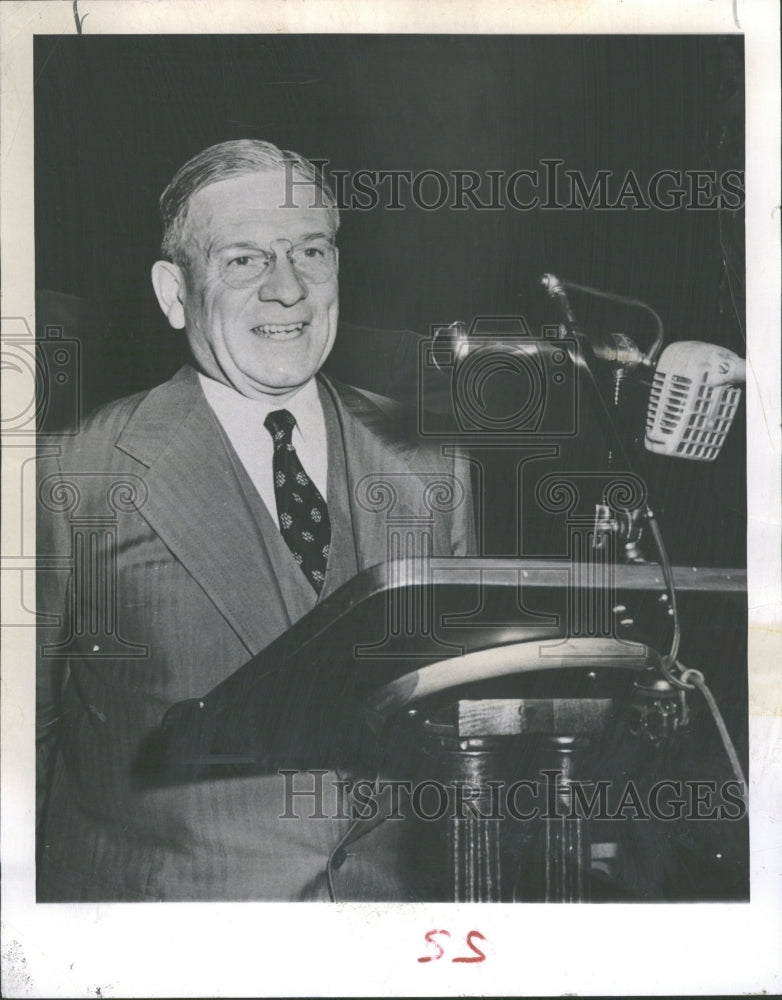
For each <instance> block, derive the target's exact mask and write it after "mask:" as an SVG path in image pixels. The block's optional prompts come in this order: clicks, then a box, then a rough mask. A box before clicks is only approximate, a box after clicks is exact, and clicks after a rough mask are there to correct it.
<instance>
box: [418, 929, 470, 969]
mask: <svg viewBox="0 0 782 1000" xmlns="http://www.w3.org/2000/svg"><path fill="white" fill-rule="evenodd" d="M438 934H442V935H443V936H444V937H446V938H450V936H451V932H450V931H438V930H433V931H427V932H426V934H424V940H425V941H426V943H427V944H430V945H433V946H434V948H435V949H436V954H434V955H422V956H421V957H420V958H419V959H418V961H419V962H437V961H439V960H440V959H441V958H442V957H443V955H444V954H445V948H443V946H442V945H441V944H440V942H439V941H436V940H435V937H436V936H437V935H438ZM474 938H479V939H480V940H481V941H485V940H486V938H485V937H484V936H483V934H481V932H480V931H470V932H469V934H468V935H467V938H466V944H467V947H468V948H469V949H470V951H471V952H472V954H471V955H457V956H456V957H455V958H452V959H451V961H452V962H483V961H485V960H486V954H485V953H484V952H483V951H481V949H480V948H479V947H478V946H477V945H476V944H475V943H474Z"/></svg>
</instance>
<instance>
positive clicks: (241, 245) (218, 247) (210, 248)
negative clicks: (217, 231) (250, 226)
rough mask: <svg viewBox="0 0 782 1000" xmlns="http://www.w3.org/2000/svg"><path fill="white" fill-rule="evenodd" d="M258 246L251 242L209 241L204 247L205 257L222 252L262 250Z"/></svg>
mask: <svg viewBox="0 0 782 1000" xmlns="http://www.w3.org/2000/svg"><path fill="white" fill-rule="evenodd" d="M262 249H263V248H262V247H261V246H259V244H257V243H254V242H252V241H251V240H226V242H224V243H223V242H221V241H220V240H210V242H209V243H208V244H207V246H206V256H207V257H211V256H212V254H214V253H221V252H222V251H224V250H262Z"/></svg>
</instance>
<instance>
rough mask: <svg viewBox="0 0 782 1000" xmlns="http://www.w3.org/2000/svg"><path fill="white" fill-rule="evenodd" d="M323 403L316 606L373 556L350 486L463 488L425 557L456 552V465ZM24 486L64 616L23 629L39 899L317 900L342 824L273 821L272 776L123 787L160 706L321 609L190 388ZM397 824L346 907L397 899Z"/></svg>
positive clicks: (336, 388) (157, 395) (57, 608)
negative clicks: (30, 674)
mask: <svg viewBox="0 0 782 1000" xmlns="http://www.w3.org/2000/svg"><path fill="white" fill-rule="evenodd" d="M319 390H320V393H321V399H322V401H323V404H324V413H325V417H326V424H327V430H328V433H329V482H328V502H329V511H330V513H331V518H332V530H333V534H332V554H331V556H330V561H329V568H328V573H327V576H326V583H325V586H324V589H323V593H322V595H321V598H320V599H323V598H325V597H327V596H328V595H329V594H330V593H332V592H333V591H334V590H335V589H336V588H337V587H339V586H340V585H341V584H343V583H345V582H346V581H347V580H348V579H350V577H351V576H353V575H354V574H355V573H356V572H357V571H359V570H361V569H364V568H366V567H368V566H371V565H374V564H376V563H378V562H381V561H383V559H384V558H385V557H386V523H385V517H384V515H383V514H382V513H373V512H371V511H368V510H366V509H365V508H364V507H362V506H361V505H360V504H358V503H356V502H355V486H356V484H357V483H358V481H359V480H360V479H361V478H362V477H363V476H365V475H366V474H367V473H376V474H379V475H385V474H387V475H389V476H392V477H395V479H394V481H395V482H396V483H397V485H398V488H399V492H400V502H402V503H403V504H406V503H408V501H409V503H410V504H413V505H414V504H416V503H418V502H419V501H418V500H417V499H416V494H420V492H421V489H420V487H421V481H420V479H418V478H417V475H416V474H417V473H422V472H428V473H438V472H440V473H442V472H449V473H452V474H453V473H455V474H456V475H457V476H459V478H460V479H461V480H462V482H463V483H464V486H465V490H466V497H467V499H466V500H465V502H464V503H463V504H462V505H461V506H459V507H458V508H457V510H455V511H454V512H452V513H450V514H447V515H442V516H440V517H438V518H437V520H436V522H435V524H434V551H435V554H436V555H464V554H467V553H469V552H470V551H471V549H472V546H473V533H472V532H473V528H472V516H471V506H470V504H469V485H468V483H467V482H466V481H465V479H466V477H465V473H464V468H463V466H461V464H460V463H457V464H456V465H455V464H454V461H453V459H446V458H443V457H442V456H440V455H439V454H438V453H437V451H436V450H435V449H434V448H429V447H421V446H419V445H416V444H414V443H411V442H410V441H406V440H404V439H403V438H402V437H401V436H400V435H399V434H398V433H396V432H395V430H394V428H393V427H392V426H391V424H390V422H389V421H388V419H387V418H386V417H385V415H384V414H383V413H382V411H381V410H380V409H378V407H376V406H375V405H374V404H373V403H372V402H371V401H370V400H368V399H367V398H366V397H365V396H364V395H363V394H361V393H359V392H357V391H356V390H353V389H351V388H349V387H345V386H340V385H338V384H337V383H334V382H331V381H329V380H327V379H325V378H324V377H322V376H320V377H319ZM259 433H265V431H263V428H260V429H259ZM39 467H40V474H41V475H40V478H41V485H40V489H39V497H40V503H39V511H40V515H39V529H38V531H39V546H38V549H39V559H41V560H42V562H41V566H42V567H43V566H44V561H43V560H44V559H45V557H47V556H54V557H58V558H59V559H60V563H59V568H58V564H52V565H53V568H50V569H44V568H42V570H41V572H39V593H38V609H39V612H40V613H43V614H50V615H55V616H59V618H60V619H61V623H60V625H59V627H54V626H50V627H42V628H40V629H39V667H38V736H39V739H38V778H39V825H40V833H39V862H38V876H39V886H38V898H39V900H41V901H45V900H98V899H102V900H134V899H137V900H152V899H229V900H230V899H323V898H326V894H325V884H324V866H325V862H326V859H327V857H328V854H329V852H330V851H331V850H332V848H333V847H334V846H335V844H336V843H337V841H338V840H339V838H340V837H341V836H342V835H343V834H344V833H345V831H346V828H347V826H346V823H345V822H342V821H337V820H327V821H324V820H312V821H305V820H302V821H290V820H289V821H281V820H280V819H279V818H278V817H279V815H280V813H282V812H283V808H284V803H283V794H282V788H281V779H278V778H277V777H269V778H241V779H230V780H224V781H221V782H219V781H214V782H206V783H204V784H201V785H193V786H182V787H175V788H154V789H151V788H145V787H141V786H140V785H138V784H137V783H136V782H135V779H134V764H135V761H136V759H137V755H138V752H139V749H140V746H141V743H142V741H143V740H144V738H145V736H146V735H147V734H149V733H150V732H151V731H153V730H154V729H155V727H156V726H157V725H158V724H159V723H160V721H161V719H162V717H163V715H164V713H165V712H166V710H167V709H168V708H169V707H170V706H171V705H172V704H173V703H174V702H176V701H179V700H182V699H185V698H192V697H197V696H198V695H200V694H205V693H206V692H207V691H209V690H210V689H211V688H212V687H214V686H215V685H216V684H217V683H219V682H220V681H221V680H223V679H224V678H225V677H226V676H228V675H229V674H230V673H231V672H232V671H233V670H235V669H236V668H238V667H239V666H241V665H242V663H244V662H246V661H247V660H248V659H249V658H250V656H252V655H253V654H255V653H256V652H258V651H259V650H261V649H263V648H264V647H265V646H266V645H268V644H269V643H270V642H271V641H272V640H273V639H275V638H276V637H277V636H278V635H280V634H281V633H282V632H284V631H285V630H286V629H287V628H288V627H289V626H290V625H291V624H292V623H293V622H294V621H296V620H297V619H298V618H300V617H301V616H302V615H304V614H306V613H307V611H309V610H310V609H311V608H312V607H313V606H314V604H315V603H316V595H315V592H314V591H313V590H312V588H311V587H310V586H309V584H308V583H307V581H306V579H305V578H304V576H303V574H302V573H301V571H300V570H299V568H298V567H297V566H296V564H295V563H294V562H293V558H292V556H291V554H290V552H289V551H288V549H287V547H286V546H285V544H284V542H283V541H282V539H281V537H280V534H279V531H278V530H277V526H276V524H275V522H274V520H273V519H272V517H271V515H270V514H269V513H268V511H267V510H266V508H265V506H264V505H263V503H262V502H261V500H260V498H259V497H258V495H257V493H256V492H255V490H254V489H253V487H252V485H251V484H250V482H249V478H248V477H247V475H246V473H245V472H244V470H243V468H242V467H241V464H240V463H239V462H238V459H236V456H235V455H234V454H233V451H232V449H231V447H230V444H229V443H228V442H227V441H226V440H225V438H224V437H223V435H222V432H221V429H220V426H219V424H218V422H217V421H216V419H215V418H214V416H213V414H212V411H211V410H210V408H209V406H208V405H207V403H206V400H205V398H204V396H203V392H202V390H201V388H200V385H199V383H198V379H197V377H196V374H195V372H194V371H193V369H192V368H190V367H187V366H186V367H185V368H183V369H182V370H181V371H180V372H179V373H177V375H176V376H174V378H173V379H172V380H171V381H169V382H168V383H166V384H165V385H162V386H159V387H158V388H157V389H154V390H152V391H151V392H149V393H145V394H140V395H137V396H134V397H130V398H128V399H125V400H120V401H118V402H117V403H114V404H111V405H110V406H108V407H105V408H104V409H102V410H100V411H99V412H98V413H97V414H96V415H95V416H93V417H92V418H91V419H90V420H89V421H88V422H86V424H85V426H84V427H83V428H82V429H81V431H80V433H79V434H78V435H77V436H75V437H73V438H67V437H66V438H59V439H57V440H56V441H54V442H52V443H51V444H49V443H43V444H42V446H41V448H40V449H39ZM63 484H70V485H65V486H63ZM400 484H401V485H400ZM407 484H409V485H407ZM406 492H409V494H410V496H409V498H408V497H407V496H406ZM55 562H56V561H55ZM72 562H73V563H74V565H75V566H76V569H74V570H71V569H70V566H71V563H72ZM114 567H115V568H114ZM115 609H116V615H115V613H114V612H115ZM98 610H99V611H100V614H98V613H97V611H98ZM392 826H393V824H385V827H381V828H380V830H378V831H377V832H376V833H373V834H371V835H370V836H368V837H367V838H365V841H363V842H361V843H360V844H359V845H358V846H357V848H356V850H355V852H354V853H353V854H352V855H351V858H350V861H349V863H348V864H346V865H345V866H344V869H343V870H342V871H340V873H339V878H340V885H339V889H340V897H341V898H364V899H373V898H374V899H393V898H400V896H404V893H405V890H404V888H403V886H402V882H401V881H400V879H401V875H400V869H401V868H402V867H403V860H404V859H401V858H400V857H399V856H398V852H397V851H396V850H395V843H394V835H395V831H394V830H393V829H388V830H387V829H386V827H392Z"/></svg>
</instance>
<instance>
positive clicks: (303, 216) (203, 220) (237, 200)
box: [187, 170, 334, 232]
mask: <svg viewBox="0 0 782 1000" xmlns="http://www.w3.org/2000/svg"><path fill="white" fill-rule="evenodd" d="M322 204H323V202H322V200H321V196H320V193H319V192H318V190H317V188H316V186H315V183H314V182H308V181H305V180H304V179H303V178H300V177H297V176H296V175H295V174H294V175H293V176H291V174H290V172H283V171H282V170H279V171H273V172H269V171H265V172H263V173H260V172H259V173H253V174H242V175H240V176H238V177H228V178H225V179H224V180H219V181H214V182H213V183H211V184H207V185H206V186H205V187H203V188H201V189H200V191H197V192H196V193H195V194H194V195H193V197H192V199H191V201H190V205H189V206H188V213H187V214H188V219H189V220H190V222H191V223H194V224H195V227H197V228H198V229H199V230H202V231H203V230H204V229H208V230H214V229H225V228H227V227H233V226H250V225H252V224H260V225H267V226H270V227H272V228H275V229H283V230H284V229H286V228H287V227H291V228H295V229H296V230H297V231H302V227H304V231H307V232H320V231H323V232H331V231H333V229H334V226H333V224H332V223H331V221H330V219H331V213H330V212H329V210H328V209H326V208H324V207H318V206H319V205H321V206H322Z"/></svg>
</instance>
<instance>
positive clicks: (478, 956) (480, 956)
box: [451, 931, 486, 962]
mask: <svg viewBox="0 0 782 1000" xmlns="http://www.w3.org/2000/svg"><path fill="white" fill-rule="evenodd" d="M473 938H480V939H481V941H485V940H486V938H485V937H484V936H483V934H481V932H480V931H470V933H469V934H468V935H467V947H468V948H469V949H470V950H471V951H472V952H473V954H472V955H459V956H457V957H456V958H452V959H451V961H452V962H483V961H485V960H486V955H485V954H484V952H482V951H481V949H480V948H479V947H478V946H477V945H474V944H473V942H472V939H473Z"/></svg>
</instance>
